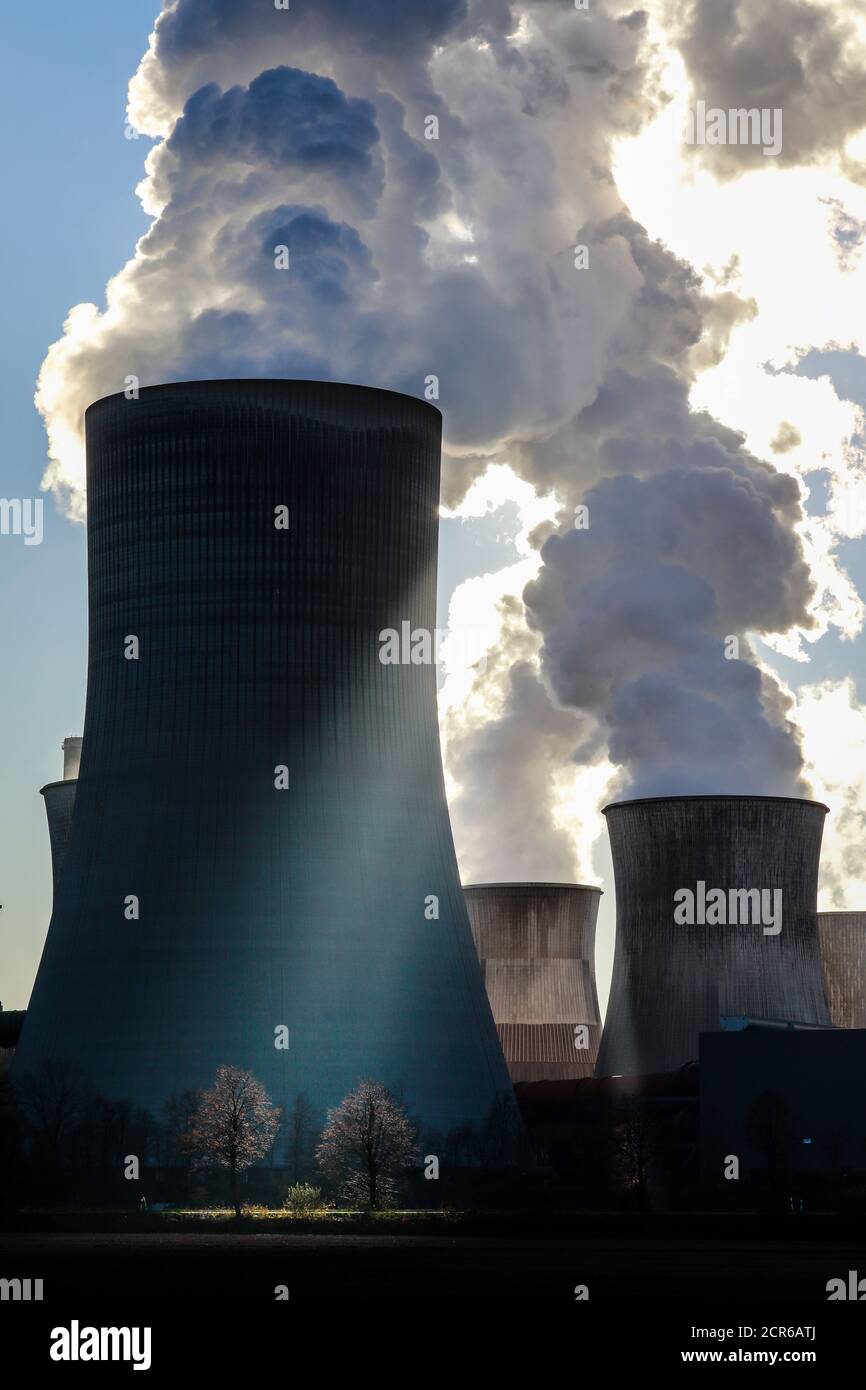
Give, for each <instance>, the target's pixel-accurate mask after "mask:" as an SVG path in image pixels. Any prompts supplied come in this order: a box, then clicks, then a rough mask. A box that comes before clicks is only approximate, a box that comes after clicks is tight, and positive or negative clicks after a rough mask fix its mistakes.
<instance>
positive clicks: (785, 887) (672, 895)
mask: <svg viewBox="0 0 866 1390" xmlns="http://www.w3.org/2000/svg"><path fill="white" fill-rule="evenodd" d="M826 812H827V808H826V806H823V805H821V804H820V803H818V802H815V801H804V800H799V799H796V798H789V797H763V796H671V797H651V798H647V799H643V800H636V801H624V802H619V803H615V804H613V805H609V806H607V807H605V808H604V814H605V816H606V818H607V826H608V833H609V835H610V844H611V852H612V856H613V870H614V879H615V884H616V948H615V955H614V966H613V978H612V981H611V991H610V999H609V1002H608V1008H607V1015H606V1018H605V1025H604V1031H603V1033H602V1039H601V1046H600V1049H599V1057H598V1063H597V1065H596V1075H597V1076H608V1075H631V1074H635V1075H637V1074H645V1073H650V1072H663V1071H675V1070H677V1069H678V1068H680V1067H682V1066H684V1065H685V1064H686V1063H687V1062H691V1061H696V1060H697V1057H698V1035H699V1034H700V1033H702V1032H711V1031H713V1030H717V1029H718V1028H719V1026H720V1020H721V1017H722V1015H745V1016H748V1017H758V1018H774V1019H782V1020H789V1021H794V1022H797V1023H803V1024H819V1025H826V1024H829V1023H830V1014H829V1010H828V1008H827V1003H826V999H825V995H824V985H823V979H822V974H821V959H820V951H819V947H818V925H817V883H818V860H819V855H820V849H821V836H822V831H823V825H824V816H825V815H826ZM684 905H685V910H681V909H683V906H684ZM690 906H691V907H692V908H693V911H692V913H691V917H692V920H690V919H689V910H688V909H689V907H690ZM678 918H679V920H678ZM683 919H685V920H683ZM806 1045H807V1046H808V1043H807V1044H806Z"/></svg>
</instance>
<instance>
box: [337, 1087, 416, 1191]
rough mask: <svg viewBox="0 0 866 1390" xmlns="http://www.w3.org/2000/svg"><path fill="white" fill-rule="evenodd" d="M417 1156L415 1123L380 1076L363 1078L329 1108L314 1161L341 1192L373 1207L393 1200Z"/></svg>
mask: <svg viewBox="0 0 866 1390" xmlns="http://www.w3.org/2000/svg"><path fill="white" fill-rule="evenodd" d="M416 1156H417V1155H416V1132H415V1128H414V1126H413V1124H412V1122H411V1120H410V1119H409V1116H408V1115H407V1114H406V1111H405V1110H404V1108H403V1106H402V1105H400V1104H399V1102H398V1101H396V1100H395V1099H394V1097H393V1096H392V1094H391V1092H390V1091H388V1090H387V1089H386V1088H385V1087H384V1086H383V1085H382V1083H381V1082H379V1081H362V1082H361V1083H360V1085H359V1086H358V1087H356V1089H355V1090H354V1091H352V1093H351V1095H348V1096H346V1099H345V1100H344V1101H343V1103H342V1105H340V1106H338V1107H337V1109H336V1110H329V1111H328V1120H327V1123H326V1125H325V1128H324V1131H323V1133H322V1137H321V1140H320V1141H319V1144H318V1147H317V1149H316V1162H317V1163H318V1165H319V1167H320V1168H321V1170H322V1172H323V1173H324V1174H325V1175H326V1177H328V1178H330V1179H331V1181H332V1182H334V1183H336V1184H337V1185H338V1187H339V1189H340V1193H341V1195H342V1196H343V1197H344V1198H345V1199H347V1200H349V1201H357V1202H359V1203H360V1204H361V1205H363V1206H366V1207H369V1208H370V1210H371V1211H375V1210H376V1209H377V1208H379V1207H383V1206H388V1205H389V1203H391V1202H392V1201H393V1199H394V1197H395V1196H396V1193H397V1179H398V1178H399V1175H400V1173H401V1172H402V1171H403V1170H404V1169H405V1168H407V1167H408V1166H409V1165H410V1164H411V1163H413V1162H414V1161H415V1159H416Z"/></svg>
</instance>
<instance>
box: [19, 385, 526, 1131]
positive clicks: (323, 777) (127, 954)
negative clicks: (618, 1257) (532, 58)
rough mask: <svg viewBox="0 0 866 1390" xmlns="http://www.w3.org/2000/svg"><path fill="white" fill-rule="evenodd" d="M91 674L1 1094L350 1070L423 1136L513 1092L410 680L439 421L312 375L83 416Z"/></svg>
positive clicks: (291, 1081)
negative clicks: (67, 822)
mask: <svg viewBox="0 0 866 1390" xmlns="http://www.w3.org/2000/svg"><path fill="white" fill-rule="evenodd" d="M86 435H87V492H88V518H87V536H88V571H89V614H90V632H89V666H88V684H87V706H86V717H85V725H84V735H83V739H84V741H83V747H82V756H81V767H80V772H79V776H78V785H77V794H76V798H75V815H74V819H73V822H72V831H71V837H70V841H69V845H68V850H67V854H66V860H65V863H64V867H63V873H62V875H61V876H60V878H59V881H58V885H57V899H56V902H55V908H54V913H53V917H52V920H51V925H50V928H49V932H48V937H47V941H46V944H45V949H44V953H43V957H42V961H41V964H40V967H39V972H38V976H37V979H36V984H35V987H34V990H33V996H32V999H31V1003H30V1007H29V1009H28V1012H27V1019H26V1023H25V1025H24V1030H23V1034H22V1037H21V1043H20V1047H19V1050H18V1053H17V1056H16V1059H15V1063H14V1066H13V1076H17V1075H18V1074H19V1073H25V1072H28V1071H34V1070H36V1069H38V1067H39V1065H40V1063H42V1062H43V1061H44V1060H46V1059H49V1058H53V1057H58V1056H62V1057H64V1058H67V1059H69V1060H70V1061H72V1062H74V1063H76V1064H77V1065H78V1066H79V1067H80V1068H81V1070H82V1072H83V1073H84V1074H85V1075H86V1076H87V1078H88V1079H89V1080H90V1082H91V1084H92V1085H93V1086H94V1088H95V1089H96V1091H98V1092H99V1093H101V1094H102V1095H105V1096H108V1097H111V1098H116V1099H123V1098H126V1099H129V1100H130V1101H131V1102H132V1103H133V1104H134V1105H135V1106H144V1107H146V1108H147V1109H149V1110H151V1111H153V1112H157V1111H158V1110H159V1108H160V1107H161V1106H162V1105H163V1103H164V1102H165V1101H166V1100H167V1099H168V1098H169V1096H170V1095H172V1094H173V1093H179V1092H182V1091H184V1090H186V1089H188V1088H194V1087H202V1086H206V1085H208V1084H209V1083H210V1082H211V1081H212V1079H213V1076H214V1073H215V1071H216V1068H217V1067H218V1066H219V1065H220V1064H222V1063H228V1064H233V1065H236V1066H241V1067H245V1068H249V1069H250V1070H251V1071H252V1072H253V1073H254V1074H255V1075H256V1076H257V1077H258V1078H259V1079H260V1080H261V1081H262V1082H263V1083H264V1085H265V1086H266V1087H267V1089H268V1092H269V1093H270V1095H271V1097H272V1099H273V1100H274V1101H275V1102H277V1103H280V1104H283V1105H291V1103H292V1100H293V1098H294V1097H295V1095H296V1094H297V1093H298V1092H300V1091H306V1092H307V1094H308V1095H309V1097H310V1099H311V1101H312V1103H313V1105H314V1106H315V1107H316V1108H318V1109H319V1110H324V1109H325V1108H327V1107H329V1106H334V1105H336V1104H338V1103H339V1102H340V1101H341V1100H342V1099H343V1097H344V1096H345V1095H346V1094H347V1093H348V1092H349V1091H351V1090H352V1089H353V1088H354V1087H355V1086H356V1085H357V1083H358V1082H359V1081H360V1080H361V1079H363V1078H365V1077H371V1078H374V1079H376V1080H378V1081H382V1082H384V1083H385V1084H386V1085H388V1086H390V1087H391V1088H393V1089H395V1090H399V1091H400V1093H401V1094H402V1096H403V1098H404V1100H405V1103H406V1105H407V1106H408V1107H409V1108H410V1109H411V1111H412V1113H413V1114H414V1115H416V1116H417V1117H418V1118H419V1120H420V1121H421V1122H422V1123H423V1124H425V1125H427V1126H430V1127H434V1128H436V1129H439V1130H447V1129H448V1128H449V1127H451V1126H455V1125H462V1124H465V1123H467V1122H468V1123H472V1124H479V1123H481V1122H482V1121H483V1119H484V1118H485V1117H486V1115H487V1114H488V1112H489V1109H490V1107H491V1104H492V1102H493V1101H494V1098H495V1097H496V1096H497V1094H499V1093H500V1092H502V1091H503V1090H505V1091H508V1092H510V1082H509V1077H508V1071H507V1068H506V1065H505V1062H504V1059H503V1056H502V1051H501V1048H500V1046H499V1041H498V1037H497V1033H496V1027H495V1024H494V1021H493V1016H492V1014H491V1010H490V1006H489V1004H488V1002H487V997H486V994H485V991H484V985H483V981H482V978H481V971H480V968H479V965H478V960H477V957H476V954H475V950H474V946H473V942H472V936H471V933H470V930H469V923H468V918H467V912H466V906H465V902H464V898H463V893H462V889H461V885H460V881H459V877H458V872H457V864H456V859H455V854H454V846H453V841H452V834H451V825H450V821H449V816H448V809H447V805H446V800H445V789H444V781H443V776H442V765H441V755H440V745H439V730H438V724H437V709H436V679H435V670H434V668H433V666H432V665H431V664H429V663H428V664H416V663H415V662H414V661H413V660H409V661H407V662H405V663H403V662H400V663H397V664H386V663H384V662H383V661H382V660H381V659H380V654H381V644H382V634H383V632H384V631H387V630H397V631H401V630H402V625H403V623H404V622H408V623H411V625H412V628H413V630H426V631H428V632H429V633H431V634H432V633H433V632H434V631H435V624H436V611H435V605H436V567H437V540H438V505H439V467H440V437H441V417H440V415H439V412H438V411H437V410H436V409H435V408H434V407H433V406H431V405H429V404H427V403H425V402H422V401H419V400H416V399H414V398H410V397H406V396H401V395H398V394H396V393H393V392H389V391H379V390H372V389H367V388H362V387H355V386H344V385H338V384H333V383H322V382H306V381H257V380H256V381H253V380H249V381H205V382H191V383H177V384H172V385H166V386H154V387H149V388H146V389H142V390H141V392H140V396H139V398H138V399H135V400H129V399H127V398H126V397H125V396H124V395H123V394H119V395H115V396H110V397H108V398H106V399H104V400H101V401H98V402H97V403H96V404H94V405H92V406H91V407H90V408H89V410H88V411H87V415H86Z"/></svg>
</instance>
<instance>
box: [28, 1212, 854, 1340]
mask: <svg viewBox="0 0 866 1390" xmlns="http://www.w3.org/2000/svg"><path fill="white" fill-rule="evenodd" d="M0 1259H2V1269H0V1275H3V1276H6V1277H11V1276H16V1277H21V1278H26V1277H28V1276H29V1277H31V1278H42V1279H43V1280H44V1283H45V1301H46V1303H47V1302H48V1301H50V1302H51V1304H53V1305H56V1306H57V1307H58V1309H61V1308H62V1309H64V1310H65V1309H67V1308H69V1307H71V1306H72V1305H73V1304H75V1303H77V1302H80V1301H81V1300H82V1299H87V1301H88V1303H90V1302H91V1301H93V1302H96V1303H102V1302H103V1301H105V1302H110V1301H112V1300H116V1299H117V1298H118V1296H119V1294H120V1293H121V1292H122V1296H123V1299H124V1300H126V1299H127V1298H128V1299H130V1300H131V1301H132V1302H134V1303H135V1305H136V1306H138V1305H139V1304H141V1303H147V1304H150V1305H155V1304H170V1303H172V1302H173V1301H175V1300H177V1299H178V1298H182V1299H183V1300H184V1301H185V1302H189V1301H195V1300H198V1299H201V1300H207V1301H209V1302H210V1301H231V1302H235V1303H236V1302H242V1303H248V1304H251V1303H263V1302H266V1303H272V1302H273V1301H274V1288H275V1286H276V1285H278V1284H285V1285H287V1286H288V1288H289V1291H290V1299H291V1301H292V1302H316V1301H320V1300H326V1301H327V1302H329V1303H333V1302H335V1301H337V1302H339V1301H347V1302H353V1303H355V1302H358V1301H364V1302H387V1303H392V1302H395V1301H401V1302H419V1303H426V1302H430V1301H445V1302H472V1301H479V1300H481V1301H484V1300H495V1301H496V1302H501V1301H509V1300H513V1301H517V1302H520V1303H526V1302H553V1303H563V1304H564V1303H573V1302H574V1288H575V1286H576V1285H578V1284H586V1285H588V1287H589V1291H590V1299H591V1300H592V1301H593V1302H596V1303H597V1302H610V1303H622V1302H634V1303H646V1302H650V1301H654V1302H664V1303H672V1304H676V1303H679V1302H692V1301H695V1300H700V1301H705V1302H706V1303H707V1304H708V1305H711V1306H716V1305H718V1304H719V1303H725V1302H728V1303H735V1302H739V1301H751V1300H761V1301H764V1300H770V1301H778V1302H783V1301H784V1302H787V1301H792V1300H794V1301H804V1302H821V1303H823V1304H824V1305H825V1306H826V1299H827V1293H826V1284H827V1280H828V1279H831V1278H837V1277H843V1278H844V1277H847V1273H848V1271H849V1270H851V1269H857V1270H859V1271H860V1274H861V1276H866V1245H864V1242H863V1241H862V1240H851V1241H850V1242H847V1241H844V1240H834V1241H814V1240H813V1241H808V1242H805V1241H797V1240H777V1241H767V1240H746V1239H742V1238H739V1239H730V1240H725V1239H720V1238H716V1239H713V1240H708V1239H695V1240H689V1239H685V1238H682V1237H677V1238H673V1239H665V1238H652V1239H647V1238H644V1239H641V1238H640V1237H632V1238H610V1239H604V1238H597V1237H591V1238H585V1237H579V1238H576V1237H573V1236H570V1237H568V1238H564V1239H551V1238H538V1237H532V1236H527V1237H522V1238H501V1237H500V1238H494V1237H482V1238H473V1237H465V1236H461V1237H457V1238H453V1239H452V1238H443V1237H437V1236H412V1235H395V1236H391V1235H356V1234H349V1233H346V1234H342V1235H333V1236H329V1235H319V1234H315V1235H282V1234H279V1235H274V1234H270V1233H262V1234H230V1233H222V1232H221V1233H215V1234H213V1235H211V1234H188V1233H184V1234H151V1235H142V1234H128V1235H123V1234H63V1235H58V1234H44V1233H38V1234H33V1233H28V1234H14V1235H2V1236H0ZM805 1311H806V1310H805V1308H804V1313H805ZM864 1317H866V1310H864ZM864 1330H866V1323H864Z"/></svg>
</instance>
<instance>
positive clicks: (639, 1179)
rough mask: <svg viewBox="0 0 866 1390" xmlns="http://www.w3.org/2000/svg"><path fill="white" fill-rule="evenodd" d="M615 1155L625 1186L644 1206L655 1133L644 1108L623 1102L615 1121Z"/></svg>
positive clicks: (653, 1151)
mask: <svg viewBox="0 0 866 1390" xmlns="http://www.w3.org/2000/svg"><path fill="white" fill-rule="evenodd" d="M614 1123H615V1141H614V1142H615V1152H616V1157H617V1160H618V1162H619V1167H620V1171H621V1172H622V1175H623V1178H624V1179H625V1183H626V1187H627V1188H628V1189H629V1190H630V1191H631V1192H633V1193H634V1194H635V1198H636V1201H637V1204H638V1206H639V1207H641V1208H643V1207H644V1206H646V1201H647V1173H648V1169H649V1167H650V1164H651V1163H652V1162H653V1160H654V1158H655V1156H656V1141H657V1130H656V1126H655V1124H654V1122H653V1119H652V1118H651V1117H650V1116H649V1115H648V1114H647V1112H646V1109H645V1108H644V1106H642V1105H640V1104H639V1103H635V1102H630V1101H626V1102H625V1103H624V1104H623V1105H622V1107H621V1108H620V1111H619V1114H618V1115H617V1116H616V1119H615V1122H614Z"/></svg>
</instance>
